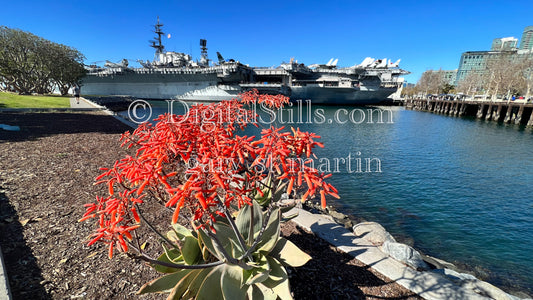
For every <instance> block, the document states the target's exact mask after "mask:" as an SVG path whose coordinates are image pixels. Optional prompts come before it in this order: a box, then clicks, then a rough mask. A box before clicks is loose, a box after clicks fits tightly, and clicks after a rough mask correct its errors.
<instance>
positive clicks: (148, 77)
mask: <svg viewBox="0 0 533 300" xmlns="http://www.w3.org/2000/svg"><path fill="white" fill-rule="evenodd" d="M162 26H163V24H161V23H160V22H159V19H158V20H157V24H156V25H155V33H156V34H157V36H156V37H155V40H152V41H151V45H150V46H151V47H153V48H155V57H154V60H153V61H152V62H150V61H142V60H138V62H139V64H140V65H141V66H142V67H140V68H131V67H129V66H128V65H129V62H128V61H127V60H126V59H123V60H122V61H121V62H120V63H112V62H109V61H107V62H106V64H105V65H104V67H99V66H96V65H92V66H87V67H86V69H87V74H86V76H85V77H84V78H83V79H82V83H81V84H82V93H83V94H85V95H98V96H129V97H136V98H141V99H162V100H166V99H180V100H191V101H221V100H227V99H231V98H233V97H235V96H236V95H238V94H239V93H241V92H244V91H247V90H250V89H257V90H259V92H262V93H269V94H283V95H286V96H289V97H290V98H291V100H308V99H309V100H311V102H312V103H316V104H347V105H367V104H376V103H379V102H381V101H383V100H385V99H387V97H389V96H390V95H391V94H393V93H394V92H396V91H398V89H400V88H401V86H402V84H403V78H402V77H401V76H402V75H405V74H409V72H407V71H405V70H402V69H400V68H399V67H398V64H399V60H398V61H396V62H395V63H392V62H391V61H390V60H387V59H378V60H376V59H372V58H369V57H368V58H366V59H365V60H363V62H362V63H361V64H359V65H355V66H352V67H346V68H338V67H337V62H338V59H336V60H333V59H331V60H330V61H329V62H328V63H327V64H320V65H318V64H315V65H310V66H306V65H304V64H301V63H298V62H297V61H296V60H294V59H291V61H290V62H289V63H282V64H281V65H280V66H279V67H277V68H260V67H250V66H248V65H244V64H242V63H240V62H239V61H235V60H233V59H230V60H225V59H224V58H223V57H222V55H221V54H220V53H219V52H217V58H218V60H217V62H212V61H211V60H210V59H208V55H207V41H206V40H205V39H201V40H200V48H201V58H200V60H199V61H194V60H193V59H192V57H191V56H190V55H188V54H185V53H178V52H172V51H165V47H164V45H163V44H162V36H163V35H164V32H163V31H162Z"/></svg>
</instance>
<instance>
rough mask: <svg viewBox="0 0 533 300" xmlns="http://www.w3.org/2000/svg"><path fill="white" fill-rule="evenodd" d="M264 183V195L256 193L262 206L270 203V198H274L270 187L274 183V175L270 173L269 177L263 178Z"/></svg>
mask: <svg viewBox="0 0 533 300" xmlns="http://www.w3.org/2000/svg"><path fill="white" fill-rule="evenodd" d="M261 182H262V183H263V184H261V185H260V189H261V192H263V195H262V196H261V194H260V193H256V195H255V197H254V198H255V201H257V203H258V204H259V205H261V206H265V205H268V203H270V199H271V198H272V189H271V188H269V186H270V185H271V184H272V177H271V176H270V175H269V176H268V177H267V178H265V179H263V180H262V181H261Z"/></svg>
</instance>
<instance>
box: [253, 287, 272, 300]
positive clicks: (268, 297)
mask: <svg viewBox="0 0 533 300" xmlns="http://www.w3.org/2000/svg"><path fill="white" fill-rule="evenodd" d="M248 298H249V299H253V300H276V299H277V298H278V295H276V293H274V291H273V290H272V289H269V288H267V287H265V286H264V285H262V284H255V285H252V286H250V288H249V289H248Z"/></svg>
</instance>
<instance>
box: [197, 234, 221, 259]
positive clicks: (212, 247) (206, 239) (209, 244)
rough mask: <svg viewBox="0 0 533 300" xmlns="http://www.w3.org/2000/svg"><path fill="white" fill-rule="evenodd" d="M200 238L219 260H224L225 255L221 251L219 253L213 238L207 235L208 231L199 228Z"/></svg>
mask: <svg viewBox="0 0 533 300" xmlns="http://www.w3.org/2000/svg"><path fill="white" fill-rule="evenodd" d="M198 240H199V242H200V243H201V244H203V245H205V247H206V248H207V250H208V251H209V252H210V253H211V254H212V255H213V256H215V257H216V258H218V259H219V260H222V258H223V257H224V256H222V254H221V253H218V251H217V250H216V248H215V245H213V240H211V238H210V237H209V236H208V235H207V233H205V232H204V230H203V229H200V230H198ZM204 257H205V255H204Z"/></svg>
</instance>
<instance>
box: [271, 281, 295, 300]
mask: <svg viewBox="0 0 533 300" xmlns="http://www.w3.org/2000/svg"><path fill="white" fill-rule="evenodd" d="M272 290H273V291H274V293H276V294H277V295H278V297H279V298H280V299H281V300H292V295H291V289H290V288H289V280H284V281H282V282H281V283H280V284H278V285H276V286H275V287H273V288H272Z"/></svg>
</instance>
